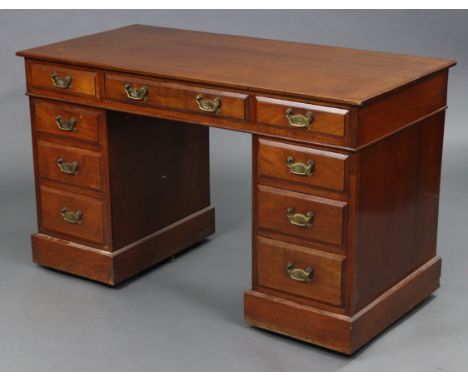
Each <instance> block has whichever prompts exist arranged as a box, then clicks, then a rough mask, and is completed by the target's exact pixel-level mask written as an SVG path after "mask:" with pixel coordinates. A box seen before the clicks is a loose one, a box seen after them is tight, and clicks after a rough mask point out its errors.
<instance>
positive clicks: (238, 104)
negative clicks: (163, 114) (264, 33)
mask: <svg viewBox="0 0 468 382" xmlns="http://www.w3.org/2000/svg"><path fill="white" fill-rule="evenodd" d="M105 89H106V99H108V100H111V101H117V102H124V103H131V104H138V105H142V106H145V105H147V106H152V107H160V108H169V109H175V110H181V111H187V112H192V113H199V114H206V115H210V116H213V117H225V118H233V119H239V120H244V119H245V114H246V113H245V109H246V102H245V100H246V99H247V95H246V94H242V93H234V92H230V91H223V90H216V89H208V88H202V87H196V86H188V85H182V84H177V83H172V82H163V81H156V80H151V79H147V78H140V77H133V76H132V77H130V76H122V75H118V74H106V76H105Z"/></svg>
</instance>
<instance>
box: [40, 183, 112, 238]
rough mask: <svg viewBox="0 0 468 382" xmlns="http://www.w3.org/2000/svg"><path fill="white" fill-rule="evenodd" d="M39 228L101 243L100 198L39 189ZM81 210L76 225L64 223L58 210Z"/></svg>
mask: <svg viewBox="0 0 468 382" xmlns="http://www.w3.org/2000/svg"><path fill="white" fill-rule="evenodd" d="M40 198H41V210H42V216H41V221H42V227H40V228H42V230H43V231H44V232H56V233H59V234H61V235H63V236H65V237H72V238H75V239H81V240H84V241H85V242H89V241H91V242H93V243H97V244H104V243H105V234H104V226H105V224H106V223H105V222H104V220H105V215H104V207H103V201H102V200H99V199H93V198H89V197H85V196H81V195H75V194H70V193H68V192H64V191H60V190H58V189H52V188H47V187H41V188H40ZM62 208H67V209H69V210H70V211H73V212H76V211H81V213H82V219H81V222H80V223H79V224H71V223H68V222H66V221H65V220H64V219H63V217H62V214H61V212H60V211H61V209H62Z"/></svg>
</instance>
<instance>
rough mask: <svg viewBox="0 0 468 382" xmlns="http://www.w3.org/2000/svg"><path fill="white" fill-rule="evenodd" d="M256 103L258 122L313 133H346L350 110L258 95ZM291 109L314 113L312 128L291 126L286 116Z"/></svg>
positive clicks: (299, 112) (337, 134)
mask: <svg viewBox="0 0 468 382" xmlns="http://www.w3.org/2000/svg"><path fill="white" fill-rule="evenodd" d="M256 103H257V123H261V124H266V125H273V126H280V127H284V128H287V129H295V130H299V131H301V130H302V131H303V133H304V134H305V133H307V132H308V130H310V131H311V132H313V133H321V134H328V135H336V136H339V137H342V136H344V135H345V131H346V128H347V127H348V126H347V125H348V124H347V122H348V115H349V111H348V110H344V109H337V108H333V107H326V106H319V105H313V104H306V103H301V102H293V101H287V100H280V99H274V98H266V97H256ZM289 109H291V111H292V112H293V113H294V114H302V115H307V113H309V112H310V113H312V122H311V124H310V128H297V127H291V126H290V125H289V124H288V119H287V118H286V112H287V111H288V110H289Z"/></svg>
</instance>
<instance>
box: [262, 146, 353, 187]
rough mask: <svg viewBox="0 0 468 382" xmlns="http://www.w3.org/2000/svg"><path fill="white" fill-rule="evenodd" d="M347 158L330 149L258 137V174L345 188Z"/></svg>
mask: <svg viewBox="0 0 468 382" xmlns="http://www.w3.org/2000/svg"><path fill="white" fill-rule="evenodd" d="M347 158H348V156H347V155H344V154H338V153H334V152H330V151H322V150H316V149H311V148H308V147H304V146H296V145H291V144H287V143H283V142H278V141H272V140H267V139H259V140H258V176H266V177H272V178H277V179H284V180H287V181H291V182H298V183H302V184H305V185H308V186H315V187H322V188H327V189H330V190H335V191H344V190H345V184H346V183H345V180H346V173H347V171H346V169H347V167H346V161H347Z"/></svg>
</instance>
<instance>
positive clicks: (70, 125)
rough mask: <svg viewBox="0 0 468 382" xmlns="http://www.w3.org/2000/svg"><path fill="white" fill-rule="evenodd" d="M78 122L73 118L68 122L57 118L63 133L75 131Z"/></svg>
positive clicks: (56, 120)
mask: <svg viewBox="0 0 468 382" xmlns="http://www.w3.org/2000/svg"><path fill="white" fill-rule="evenodd" d="M77 122H78V121H77V120H76V118H71V119H69V120H68V121H65V120H63V119H62V117H61V116H60V115H57V116H56V117H55V123H56V124H57V126H58V128H59V129H60V130H63V131H75V130H76V124H77Z"/></svg>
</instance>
